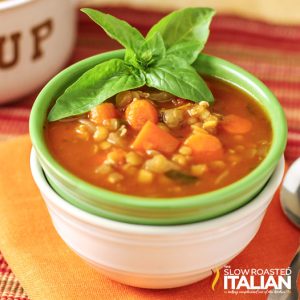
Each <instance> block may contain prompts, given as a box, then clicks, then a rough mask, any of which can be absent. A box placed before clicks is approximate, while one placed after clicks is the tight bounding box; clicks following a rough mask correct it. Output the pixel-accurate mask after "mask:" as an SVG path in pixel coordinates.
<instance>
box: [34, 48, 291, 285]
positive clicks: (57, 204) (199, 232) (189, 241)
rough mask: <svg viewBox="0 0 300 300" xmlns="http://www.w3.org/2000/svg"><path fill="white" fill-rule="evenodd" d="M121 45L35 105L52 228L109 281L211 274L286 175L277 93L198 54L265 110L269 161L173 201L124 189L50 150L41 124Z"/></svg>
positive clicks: (241, 243) (202, 67)
mask: <svg viewBox="0 0 300 300" xmlns="http://www.w3.org/2000/svg"><path fill="white" fill-rule="evenodd" d="M123 56H124V52H123V51H122V50H120V51H114V52H109V53H105V54H100V55H97V56H94V57H91V58H88V59H86V60H83V61H81V62H79V63H77V64H75V65H72V66H71V67H69V68H67V69H66V70H64V71H62V72H61V73H60V74H58V75H57V76H56V77H54V78H53V79H52V80H51V81H50V82H49V83H48V84H47V85H46V86H45V88H44V89H43V90H42V92H41V93H40V95H39V96H38V98H37V100H36V102H35V104H34V107H33V109H32V113H31V118H30V135H31V139H32V143H33V149H34V150H33V152H32V156H31V168H32V173H33V177H34V179H35V181H36V184H37V185H38V187H39V189H40V191H41V194H42V196H43V198H44V199H45V202H46V204H47V207H48V209H49V213H50V215H51V217H52V220H53V224H54V226H55V228H56V230H57V232H58V233H59V235H60V236H61V237H62V239H63V240H64V241H65V242H66V244H67V245H68V246H69V247H70V248H71V249H73V250H74V251H75V252H76V253H77V254H78V255H79V256H80V257H82V258H83V259H84V260H85V261H87V262H88V263H89V264H91V265H93V266H94V267H96V268H97V269H99V270H100V271H101V272H102V273H104V274H107V275H108V276H109V277H111V278H112V279H114V280H116V281H119V282H122V283H125V284H128V285H132V286H138V287H144V288H172V287H178V286H183V285H187V284H190V283H193V282H196V281H198V280H201V279H202V278H205V277H207V276H209V275H210V274H211V270H213V269H216V268H220V267H222V266H223V265H224V264H226V263H228V262H229V261H230V260H231V259H232V258H233V257H235V256H236V255H237V254H238V253H239V252H241V251H242V250H243V249H244V248H245V247H246V246H247V244H248V243H249V242H250V241H251V240H252V239H253V237H254V236H255V234H256V232H257V230H258V229H259V226H260V224H261V221H262V219H263V216H264V214H265V211H266V209H267V207H268V205H269V203H270V201H271V199H272V197H273V195H274V193H275V191H276V189H277V188H278V186H279V184H280V182H281V179H282V177H283V171H284V161H283V158H281V157H282V154H283V151H284V148H285V144H286V136H287V134H286V131H287V128H286V121H285V117H284V114H283V111H282V109H281V107H280V105H279V103H278V101H277V100H276V98H275V97H274V96H273V94H272V93H271V92H270V91H269V90H268V89H267V88H266V87H265V86H264V85H263V83H261V82H260V81H259V80H258V79H256V78H255V77H254V76H252V75H250V74H249V73H247V72H246V71H244V70H243V69H241V68H239V67H237V66H235V65H233V64H231V63H229V62H227V61H224V60H221V59H219V58H216V57H211V56H208V55H203V54H202V55H200V56H199V57H198V59H197V61H196V62H195V64H194V66H195V68H196V69H197V70H198V71H199V73H200V74H201V75H206V76H212V77H215V78H219V79H221V80H223V81H226V82H229V83H231V84H233V85H235V86H237V87H238V88H239V89H241V90H243V91H244V92H246V93H248V94H250V95H251V96H252V97H253V98H254V99H255V100H256V101H258V102H259V103H260V105H261V106H263V108H264V110H265V111H266V113H267V115H268V117H269V119H270V122H271V125H272V130H273V139H272V144H271V147H270V150H269V152H268V154H267V156H266V158H265V159H264V160H263V161H262V162H261V163H260V165H259V166H258V167H257V168H256V169H254V170H253V171H252V172H250V173H249V174H248V175H247V176H245V177H244V178H242V179H240V180H238V181H237V182H234V183H233V184H230V185H228V186H226V187H224V188H221V189H218V190H216V191H213V192H209V193H205V194H201V195H195V196H188V197H181V198H176V200H171V201H170V199H164V198H159V199H151V198H143V197H136V196H129V195H122V194H118V193H115V192H112V191H108V190H105V189H101V188H99V187H96V186H93V185H91V184H89V183H87V182H85V181H83V180H81V179H79V178H78V177H76V176H75V175H73V174H71V173H70V172H69V171H67V170H66V169H64V168H63V167H62V166H61V165H60V164H59V163H58V162H57V161H56V160H55V158H54V157H53V156H52V155H51V153H50V151H49V150H48V148H47V145H46V142H45V138H44V125H45V123H46V120H47V114H48V112H49V109H50V107H51V105H52V104H53V100H55V99H56V98H57V97H58V96H59V95H60V94H61V93H62V91H63V90H64V89H65V88H66V87H67V86H68V85H70V83H72V82H74V81H75V80H76V79H77V78H78V77H79V76H80V75H81V74H82V73H83V72H85V71H86V70H87V69H89V68H91V67H92V66H94V65H96V64H99V63H101V62H103V61H106V60H108V59H111V58H122V57H123Z"/></svg>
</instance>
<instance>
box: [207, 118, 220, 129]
mask: <svg viewBox="0 0 300 300" xmlns="http://www.w3.org/2000/svg"><path fill="white" fill-rule="evenodd" d="M217 125H218V120H217V119H209V120H207V121H205V122H204V123H203V128H204V129H205V130H214V129H215V128H216V127H217Z"/></svg>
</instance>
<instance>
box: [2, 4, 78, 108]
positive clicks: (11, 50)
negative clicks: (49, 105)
mask: <svg viewBox="0 0 300 300" xmlns="http://www.w3.org/2000/svg"><path fill="white" fill-rule="evenodd" d="M76 4H77V3H76V1H75V0H7V1H0V104H2V103H7V102H10V101H14V100H17V99H18V98H20V97H22V96H24V95H26V94H28V93H30V92H31V91H33V90H35V89H37V88H38V87H40V86H41V85H42V84H44V83H45V82H46V81H47V80H49V79H50V78H51V77H52V76H53V75H54V74H55V73H57V72H58V71H59V70H60V69H61V68H62V67H63V66H64V64H65V63H66V61H67V60H68V58H69V56H70V54H71V52H72V49H73V45H74V41H75V35H76V15H77V13H76V9H75V7H77V6H76Z"/></svg>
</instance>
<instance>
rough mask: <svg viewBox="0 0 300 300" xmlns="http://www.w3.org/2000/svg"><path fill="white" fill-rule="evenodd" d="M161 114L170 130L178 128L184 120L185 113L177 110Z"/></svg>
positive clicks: (163, 111)
mask: <svg viewBox="0 0 300 300" xmlns="http://www.w3.org/2000/svg"><path fill="white" fill-rule="evenodd" d="M161 113H162V116H163V121H164V123H165V124H166V125H167V126H168V127H169V128H175V127H178V126H179V125H180V123H181V122H182V121H183V118H184V112H183V111H182V110H180V109H177V108H172V109H166V110H162V111H161Z"/></svg>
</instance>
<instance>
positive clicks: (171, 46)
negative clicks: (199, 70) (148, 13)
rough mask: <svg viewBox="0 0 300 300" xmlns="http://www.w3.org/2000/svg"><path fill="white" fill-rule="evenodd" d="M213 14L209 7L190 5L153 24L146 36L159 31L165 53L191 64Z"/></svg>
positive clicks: (202, 43)
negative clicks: (200, 7)
mask: <svg viewBox="0 0 300 300" xmlns="http://www.w3.org/2000/svg"><path fill="white" fill-rule="evenodd" d="M214 14H215V12H214V10H213V9H211V8H202V9H199V8H198V7H195V8H194V7H190V8H186V9H182V10H179V11H175V12H173V13H171V14H169V15H167V16H166V17H164V18H163V19H161V20H160V21H159V22H158V23H157V24H155V25H154V26H153V27H152V28H151V29H150V31H149V33H148V34H147V37H148V38H149V37H151V36H152V35H154V34H155V33H157V32H160V33H161V35H162V37H163V40H164V42H165V46H166V49H167V54H172V55H175V56H178V57H181V58H183V59H185V60H186V61H187V62H188V63H190V64H192V63H193V62H194V61H195V60H196V58H197V56H198V54H199V52H200V51H201V50H202V49H203V48H204V45H205V43H206V41H207V38H208V36H209V25H210V23H211V20H212V17H213V15H214Z"/></svg>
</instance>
